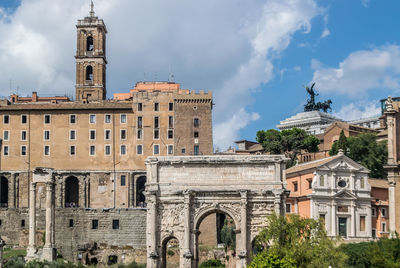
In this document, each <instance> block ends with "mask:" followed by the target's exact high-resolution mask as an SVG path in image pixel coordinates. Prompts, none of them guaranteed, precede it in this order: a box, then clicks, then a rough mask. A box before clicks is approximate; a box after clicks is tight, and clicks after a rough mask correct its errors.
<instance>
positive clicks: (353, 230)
mask: <svg viewBox="0 0 400 268" xmlns="http://www.w3.org/2000/svg"><path fill="white" fill-rule="evenodd" d="M354 206H355V205H354V203H353V202H352V203H351V204H350V237H355V236H356V224H357V215H356V210H355V208H354Z"/></svg>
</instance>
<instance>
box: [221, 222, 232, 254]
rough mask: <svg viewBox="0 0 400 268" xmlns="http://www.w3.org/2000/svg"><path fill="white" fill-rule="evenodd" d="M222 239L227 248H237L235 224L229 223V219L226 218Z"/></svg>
mask: <svg viewBox="0 0 400 268" xmlns="http://www.w3.org/2000/svg"><path fill="white" fill-rule="evenodd" d="M221 241H222V243H224V246H225V250H227V249H228V248H230V249H232V250H235V248H236V233H235V226H234V225H233V224H230V223H228V220H227V219H225V221H224V226H222V229H221Z"/></svg>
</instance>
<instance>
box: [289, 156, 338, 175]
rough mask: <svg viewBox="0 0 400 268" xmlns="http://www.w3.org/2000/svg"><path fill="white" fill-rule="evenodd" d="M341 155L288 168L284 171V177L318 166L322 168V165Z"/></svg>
mask: <svg viewBox="0 0 400 268" xmlns="http://www.w3.org/2000/svg"><path fill="white" fill-rule="evenodd" d="M340 156H341V155H334V156H331V157H327V158H322V159H318V160H314V161H310V162H306V163H303V164H298V165H296V166H294V167H291V168H288V169H287V170H286V175H288V174H290V173H294V172H298V171H303V170H307V169H312V168H316V167H319V166H322V165H323V164H326V163H328V162H330V161H332V160H334V159H336V158H338V157H340Z"/></svg>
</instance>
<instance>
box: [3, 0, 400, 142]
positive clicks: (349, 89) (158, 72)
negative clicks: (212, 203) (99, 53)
mask: <svg viewBox="0 0 400 268" xmlns="http://www.w3.org/2000/svg"><path fill="white" fill-rule="evenodd" d="M89 3H90V1H86V0H69V1H62V0H22V1H11V0H1V1H0V18H1V20H0V36H2V38H1V39H0V66H2V67H0V95H2V96H8V95H9V94H10V93H11V92H16V91H18V93H19V94H22V95H23V94H30V92H31V91H33V90H37V91H38V92H39V94H41V93H42V95H49V94H59V95H60V94H70V95H71V94H73V92H74V79H75V77H74V58H73V56H74V53H75V23H76V20H77V19H79V18H82V17H84V16H85V15H87V14H88V11H89ZM95 11H96V15H98V16H99V17H101V18H103V19H104V20H105V22H106V24H107V27H108V31H109V33H108V40H107V45H108V50H107V53H108V60H109V64H108V69H107V81H108V82H107V88H108V96H109V97H111V96H112V93H115V92H127V91H128V90H129V88H130V87H132V85H134V83H135V82H137V81H141V80H143V79H144V78H145V79H146V80H147V81H149V80H167V77H168V71H169V70H170V69H171V70H172V71H173V72H174V74H175V78H176V82H179V83H181V85H182V87H184V88H189V89H197V90H200V89H206V90H207V89H209V90H213V92H214V101H215V109H214V118H213V123H214V143H215V145H216V147H219V149H225V148H226V147H228V146H230V145H232V144H233V141H234V140H238V139H249V140H254V138H255V133H256V132H257V130H260V129H269V128H274V127H275V125H276V124H278V123H279V121H281V120H283V119H285V118H287V117H289V116H291V115H294V114H295V113H297V112H301V111H302V109H303V105H304V103H305V101H306V98H307V94H306V91H305V90H304V88H303V85H308V84H310V83H311V82H316V89H317V91H318V92H319V96H318V97H317V98H318V100H320V101H324V100H326V99H331V100H332V101H333V105H332V107H333V111H332V113H333V114H335V115H337V116H339V117H341V118H343V119H347V120H351V119H358V118H361V117H368V116H372V115H375V114H377V113H379V102H378V101H379V99H381V98H386V97H387V96H388V95H392V96H399V95H400V92H399V89H400V34H399V31H398V29H399V26H400V16H398V13H399V11H400V2H399V1H395V0H392V1H390V0H386V1H378V0H370V1H367V0H363V1H361V0H347V1H345V0H332V1H328V0H320V1H314V0H265V1H251V0H249V1H245V2H243V1H239V0H221V1H202V2H199V1H182V0H171V1H168V3H165V1H161V0H159V1H157V0H149V1H146V2H143V1H129V0H115V1H107V0H95ZM10 81H11V90H10Z"/></svg>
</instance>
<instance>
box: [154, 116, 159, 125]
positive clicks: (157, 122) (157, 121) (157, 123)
mask: <svg viewBox="0 0 400 268" xmlns="http://www.w3.org/2000/svg"><path fill="white" fill-rule="evenodd" d="M159 119H160V118H159V117H158V116H155V117H154V128H159V127H160V124H159Z"/></svg>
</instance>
